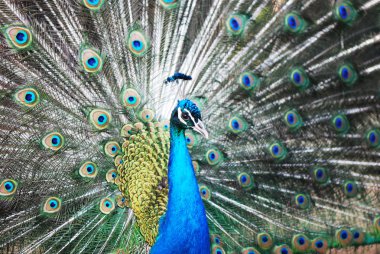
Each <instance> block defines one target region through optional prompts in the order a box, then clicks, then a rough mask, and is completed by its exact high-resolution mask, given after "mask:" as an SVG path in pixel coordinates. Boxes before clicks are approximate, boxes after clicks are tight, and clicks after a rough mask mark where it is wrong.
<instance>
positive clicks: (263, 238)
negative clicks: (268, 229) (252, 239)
mask: <svg viewBox="0 0 380 254" xmlns="http://www.w3.org/2000/svg"><path fill="white" fill-rule="evenodd" d="M268 240H269V239H268V237H267V236H263V237H261V241H262V242H263V243H266V242H268Z"/></svg>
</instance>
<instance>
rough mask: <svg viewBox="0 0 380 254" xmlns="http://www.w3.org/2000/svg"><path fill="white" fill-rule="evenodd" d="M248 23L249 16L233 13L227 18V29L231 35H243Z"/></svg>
mask: <svg viewBox="0 0 380 254" xmlns="http://www.w3.org/2000/svg"><path fill="white" fill-rule="evenodd" d="M246 23H247V18H246V17H245V16H244V15H239V14H232V15H230V16H229V17H228V18H227V20H226V27H227V31H228V33H229V34H231V35H241V34H242V33H243V32H244V29H245V26H246Z"/></svg>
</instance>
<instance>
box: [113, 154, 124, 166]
mask: <svg viewBox="0 0 380 254" xmlns="http://www.w3.org/2000/svg"><path fill="white" fill-rule="evenodd" d="M114 164H115V166H116V167H118V166H119V165H123V157H122V156H121V155H118V156H116V157H115V159H114Z"/></svg>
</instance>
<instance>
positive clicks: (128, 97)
mask: <svg viewBox="0 0 380 254" xmlns="http://www.w3.org/2000/svg"><path fill="white" fill-rule="evenodd" d="M121 94H122V96H121V101H122V104H123V105H124V107H126V108H128V109H133V108H137V107H138V106H139V105H140V103H141V96H140V94H139V93H138V92H137V91H136V90H135V89H133V88H127V89H124V90H123V91H122V93H121Z"/></svg>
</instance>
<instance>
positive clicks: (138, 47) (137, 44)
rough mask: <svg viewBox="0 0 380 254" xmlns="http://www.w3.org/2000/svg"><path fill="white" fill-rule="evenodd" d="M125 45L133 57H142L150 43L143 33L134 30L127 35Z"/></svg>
mask: <svg viewBox="0 0 380 254" xmlns="http://www.w3.org/2000/svg"><path fill="white" fill-rule="evenodd" d="M127 45H128V49H129V50H130V51H131V53H132V54H133V55H135V56H137V57H142V56H144V55H145V54H146V53H147V51H148V49H149V47H150V41H149V39H148V38H147V36H146V35H145V33H144V32H143V31H141V30H134V31H132V32H130V33H129V36H128V39H127Z"/></svg>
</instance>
